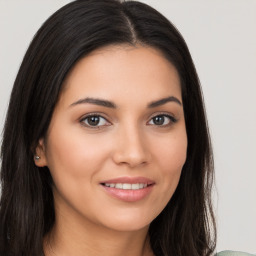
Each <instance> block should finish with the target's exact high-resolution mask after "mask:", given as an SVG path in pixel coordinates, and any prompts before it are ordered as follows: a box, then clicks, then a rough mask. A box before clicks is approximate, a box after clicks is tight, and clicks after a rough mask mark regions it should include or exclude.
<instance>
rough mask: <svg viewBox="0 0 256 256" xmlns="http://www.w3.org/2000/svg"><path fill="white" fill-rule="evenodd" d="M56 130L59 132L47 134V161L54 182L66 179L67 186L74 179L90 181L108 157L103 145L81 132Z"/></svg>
mask: <svg viewBox="0 0 256 256" xmlns="http://www.w3.org/2000/svg"><path fill="white" fill-rule="evenodd" d="M55 131H58V132H52V133H51V134H49V136H48V139H47V141H48V144H47V147H46V157H47V163H48V167H49V169H50V171H51V174H52V176H53V179H54V181H56V182H57V181H58V180H61V181H63V180H64V179H65V180H67V182H69V185H70V183H71V182H72V180H75V179H76V180H77V181H79V180H80V181H81V182H82V180H83V179H87V182H90V181H91V179H92V178H93V175H94V174H96V173H97V172H98V171H99V170H100V169H101V167H102V165H103V164H104V163H105V159H106V158H107V157H108V152H107V148H106V146H104V145H99V143H98V142H99V139H96V140H95V139H94V137H93V136H86V135H85V133H83V132H82V131H81V132H77V131H76V130H75V131H74V132H72V129H71V130H69V132H65V131H62V130H61V129H55Z"/></svg>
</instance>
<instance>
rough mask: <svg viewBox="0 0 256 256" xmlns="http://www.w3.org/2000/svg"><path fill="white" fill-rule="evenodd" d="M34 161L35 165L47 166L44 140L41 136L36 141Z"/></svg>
mask: <svg viewBox="0 0 256 256" xmlns="http://www.w3.org/2000/svg"><path fill="white" fill-rule="evenodd" d="M34 162H35V165H36V166H37V167H44V166H47V158H46V151H45V142H44V139H43V138H42V139H40V140H39V141H38V144H37V146H36V150H35V155H34Z"/></svg>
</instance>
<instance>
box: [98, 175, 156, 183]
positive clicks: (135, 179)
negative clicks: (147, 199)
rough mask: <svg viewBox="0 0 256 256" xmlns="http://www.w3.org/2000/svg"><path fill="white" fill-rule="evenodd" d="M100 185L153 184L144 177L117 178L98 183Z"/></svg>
mask: <svg viewBox="0 0 256 256" xmlns="http://www.w3.org/2000/svg"><path fill="white" fill-rule="evenodd" d="M100 183H101V184H103V183H128V184H137V183H143V184H148V185H152V184H154V183H155V182H154V181H153V180H151V179H148V178H145V177H128V176H126V177H119V178H114V179H110V180H104V181H102V182H100Z"/></svg>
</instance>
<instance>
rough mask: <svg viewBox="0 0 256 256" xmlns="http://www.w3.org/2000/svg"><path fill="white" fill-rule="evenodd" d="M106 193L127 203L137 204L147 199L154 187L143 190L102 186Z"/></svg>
mask: <svg viewBox="0 0 256 256" xmlns="http://www.w3.org/2000/svg"><path fill="white" fill-rule="evenodd" d="M102 187H103V188H104V189H105V191H106V192H107V193H108V194H109V195H110V196H112V197H114V198H117V199H120V200H122V201H126V202H136V201H139V200H142V199H143V198H145V197H146V196H147V195H148V194H149V193H150V192H151V191H152V189H153V185H150V186H148V187H146V188H142V189H134V190H132V189H118V188H111V187H106V186H104V185H102Z"/></svg>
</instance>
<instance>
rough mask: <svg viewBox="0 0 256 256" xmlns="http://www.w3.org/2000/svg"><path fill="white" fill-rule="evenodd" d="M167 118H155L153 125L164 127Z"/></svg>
mask: <svg viewBox="0 0 256 256" xmlns="http://www.w3.org/2000/svg"><path fill="white" fill-rule="evenodd" d="M165 119H166V117H165V116H155V117H154V118H153V123H154V124H155V125H163V124H164V122H165Z"/></svg>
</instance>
